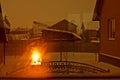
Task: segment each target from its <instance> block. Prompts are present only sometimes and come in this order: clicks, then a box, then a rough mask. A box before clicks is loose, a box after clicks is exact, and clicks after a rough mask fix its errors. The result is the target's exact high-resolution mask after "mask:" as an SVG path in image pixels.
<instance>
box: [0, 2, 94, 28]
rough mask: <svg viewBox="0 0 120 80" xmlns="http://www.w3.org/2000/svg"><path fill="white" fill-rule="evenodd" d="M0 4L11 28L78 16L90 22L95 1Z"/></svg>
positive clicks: (48, 22)
mask: <svg viewBox="0 0 120 80" xmlns="http://www.w3.org/2000/svg"><path fill="white" fill-rule="evenodd" d="M0 2H1V6H2V11H3V15H7V18H8V19H9V21H10V23H11V25H12V27H32V25H33V21H39V22H42V23H46V24H48V25H52V24H54V23H56V22H58V21H60V20H62V19H73V18H75V17H77V16H78V15H79V17H80V18H81V15H82V16H83V18H81V19H82V20H84V21H90V20H91V19H92V15H93V12H94V7H95V3H96V0H0ZM74 15H75V16H74ZM77 18H78V17H77ZM77 18H76V19H77ZM81 19H80V20H81Z"/></svg>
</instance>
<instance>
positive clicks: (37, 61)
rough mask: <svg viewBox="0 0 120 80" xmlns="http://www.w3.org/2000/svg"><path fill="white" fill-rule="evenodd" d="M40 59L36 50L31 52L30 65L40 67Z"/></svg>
mask: <svg viewBox="0 0 120 80" xmlns="http://www.w3.org/2000/svg"><path fill="white" fill-rule="evenodd" d="M41 62H42V57H41V53H40V52H39V51H38V50H33V51H32V65H41Z"/></svg>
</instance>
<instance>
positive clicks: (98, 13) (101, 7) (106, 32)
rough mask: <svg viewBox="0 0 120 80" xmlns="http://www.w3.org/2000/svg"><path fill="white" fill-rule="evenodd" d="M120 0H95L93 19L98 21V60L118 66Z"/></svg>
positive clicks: (119, 51)
mask: <svg viewBox="0 0 120 80" xmlns="http://www.w3.org/2000/svg"><path fill="white" fill-rule="evenodd" d="M119 7H120V0H97V2H96V6H95V10H94V15H93V20H94V21H95V20H97V21H100V53H99V61H103V62H107V63H110V64H113V65H116V66H119V67H120V10H119Z"/></svg>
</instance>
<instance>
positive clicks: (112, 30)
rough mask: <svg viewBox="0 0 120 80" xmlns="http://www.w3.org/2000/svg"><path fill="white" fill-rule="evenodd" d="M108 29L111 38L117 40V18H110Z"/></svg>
mask: <svg viewBox="0 0 120 80" xmlns="http://www.w3.org/2000/svg"><path fill="white" fill-rule="evenodd" d="M108 30H109V31H108V37H109V40H115V19H113V18H112V19H109V20H108Z"/></svg>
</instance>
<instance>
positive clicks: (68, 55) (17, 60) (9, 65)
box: [0, 52, 120, 77]
mask: <svg viewBox="0 0 120 80" xmlns="http://www.w3.org/2000/svg"><path fill="white" fill-rule="evenodd" d="M26 58H28V57H26ZM59 60H60V52H56V53H46V54H45V55H44V58H43V61H59ZM62 60H63V61H66V60H67V61H75V62H80V63H87V64H90V65H93V66H96V67H100V68H102V69H105V70H107V69H109V70H110V73H109V74H106V75H108V76H111V75H112V76H116V75H118V76H120V75H119V74H120V72H119V71H120V68H119V67H116V66H113V65H110V64H107V63H103V62H98V55H97V54H96V53H79V52H64V53H62ZM28 64H29V61H28V60H27V59H24V60H22V58H21V56H6V61H5V64H1V65H0V77H3V76H5V77H6V76H8V74H10V73H12V72H15V71H17V70H18V71H17V73H19V74H20V73H21V72H22V73H24V74H27V73H29V75H28V74H27V76H28V77H32V76H31V75H30V74H32V72H34V73H35V74H36V75H35V74H34V75H33V77H38V76H39V75H38V73H39V72H38V70H37V69H38V68H35V69H34V68H32V67H30V66H28ZM25 66H27V67H26V69H27V70H25V69H23V70H22V68H25ZM19 69H20V70H19ZM39 69H40V68H39ZM45 70H46V69H45ZM26 71H27V72H26ZM31 71H32V72H31ZM39 71H40V70H39ZM24 74H20V75H23V76H24ZM39 74H43V73H39ZM60 75H61V74H60ZM73 75H74V76H75V74H73ZM76 75H78V74H76ZM81 75H84V76H85V75H86V76H87V75H89V74H81ZM90 75H92V74H90ZM97 75H98V74H97ZM101 75H102V74H101ZM61 76H62V75H61Z"/></svg>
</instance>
